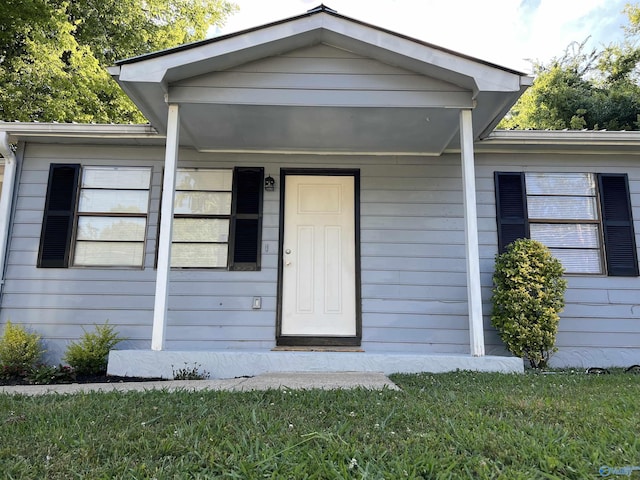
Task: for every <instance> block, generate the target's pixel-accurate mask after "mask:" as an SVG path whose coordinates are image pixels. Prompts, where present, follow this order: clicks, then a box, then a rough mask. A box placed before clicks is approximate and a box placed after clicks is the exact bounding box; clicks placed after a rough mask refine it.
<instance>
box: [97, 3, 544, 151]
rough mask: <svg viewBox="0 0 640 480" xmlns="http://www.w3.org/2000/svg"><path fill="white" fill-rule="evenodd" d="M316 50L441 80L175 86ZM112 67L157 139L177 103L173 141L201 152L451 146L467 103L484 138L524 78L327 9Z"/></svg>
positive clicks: (476, 130)
mask: <svg viewBox="0 0 640 480" xmlns="http://www.w3.org/2000/svg"><path fill="white" fill-rule="evenodd" d="M314 45H327V46H330V47H331V48H336V49H340V50H342V51H345V52H349V53H350V54H353V55H358V56H361V57H363V58H366V59H372V60H374V61H375V62H378V63H379V64H381V65H385V66H388V67H389V68H393V69H398V70H399V71H400V70H402V71H406V72H407V73H410V74H412V75H419V76H422V77H424V78H425V79H430V80H429V81H431V82H440V84H443V85H444V84H446V85H449V86H450V87H448V88H447V90H446V91H440V90H436V91H432V92H427V93H425V92H424V91H415V90H414V91H412V90H411V89H407V88H405V87H404V86H403V87H400V86H398V88H397V89H395V87H394V86H393V85H385V86H384V88H382V89H380V90H378V91H373V90H372V89H364V90H360V91H353V90H352V91H338V90H333V89H331V88H330V87H327V88H324V89H323V88H321V89H320V90H318V89H310V90H305V89H298V90H286V89H283V88H281V87H279V86H277V87H276V88H274V87H273V85H270V86H269V87H270V88H269V90H265V89H261V88H260V87H261V86H258V87H257V88H251V89H247V88H237V86H236V85H234V84H231V83H230V84H228V85H225V86H224V87H225V88H223V89H219V90H217V91H216V93H215V95H214V94H211V93H207V94H202V93H199V92H202V91H203V90H202V89H200V90H198V89H196V88H191V89H188V88H186V87H184V85H185V81H187V80H188V79H192V78H195V77H199V76H203V75H207V74H212V73H213V74H215V73H216V72H228V71H230V70H232V69H235V68H237V67H239V66H242V65H245V64H249V63H251V62H256V61H259V60H261V59H265V58H270V57H277V56H280V55H282V54H286V53H287V52H291V51H294V50H296V49H304V48H306V47H311V46H314ZM110 73H111V74H112V75H113V76H114V78H115V79H116V80H117V81H118V83H119V84H120V85H121V87H122V88H123V89H124V90H125V92H126V93H127V94H128V95H129V96H130V97H131V98H132V99H133V101H134V102H135V103H136V104H137V105H138V107H139V108H140V109H141V110H142V112H143V113H144V114H145V116H146V117H147V118H148V119H149V121H150V122H151V124H152V125H153V126H154V127H155V128H157V129H158V131H159V132H160V133H161V134H165V133H166V129H167V126H166V125H167V111H168V110H167V108H168V107H167V104H168V103H177V104H179V105H180V143H181V144H182V145H185V146H191V147H194V148H196V149H198V150H202V151H273V152H278V151H281V152H288V151H317V152H327V153H329V152H339V153H345V152H352V153H398V154H404V153H417V154H425V155H439V154H441V153H442V152H443V151H444V150H445V149H447V148H456V147H457V144H458V135H457V132H458V129H459V118H458V112H459V110H460V109H461V108H473V109H474V110H473V126H474V137H475V138H476V139H477V138H482V137H484V136H486V135H487V134H488V133H489V132H490V131H491V130H492V129H493V128H494V127H495V125H496V124H497V123H498V122H499V120H500V119H501V118H502V116H503V115H504V114H505V113H506V112H507V111H508V110H509V108H510V107H511V106H512V105H513V103H515V101H516V100H517V99H518V98H519V96H520V95H521V93H522V92H523V91H524V90H525V89H526V88H527V86H528V85H530V84H531V79H530V77H527V76H526V75H524V74H522V73H519V72H515V71H513V70H509V69H505V68H503V67H499V66H496V65H492V64H489V63H487V62H483V61H480V60H477V59H473V58H470V57H467V56H464V55H461V54H458V53H455V52H451V51H449V50H445V49H442V48H440V47H437V46H434V45H430V44H426V43H424V42H420V41H417V40H415V39H411V38H408V37H405V36H402V35H398V34H396V33H393V32H390V31H387V30H384V29H380V28H378V27H373V26H371V25H368V24H364V23H362V22H359V21H357V20H353V19H350V18H348V17H344V16H341V15H338V14H336V13H335V12H333V11H332V10H330V9H327V8H326V7H321V8H319V9H314V10H313V11H311V12H309V13H307V14H305V15H301V16H298V17H294V18H291V19H287V20H283V21H281V22H275V23H272V24H269V25H265V26H262V27H257V28H254V29H250V30H246V31H243V32H238V33H236V34H231V35H227V36H224V37H218V38H214V39H210V40H206V41H203V42H198V43H195V44H191V45H186V46H182V47H178V48H176V49H171V50H166V51H163V52H158V53H155V54H150V55H146V56H142V57H136V58H133V59H128V60H124V61H122V62H119V63H118V64H117V65H116V66H115V67H112V68H111V69H110ZM358 73H360V72H358ZM391 77H392V76H389V78H391ZM187 83H188V82H187ZM211 91H212V90H209V92H211ZM194 92H195V93H194ZM262 92H265V94H264V95H262ZM207 95H208V96H207Z"/></svg>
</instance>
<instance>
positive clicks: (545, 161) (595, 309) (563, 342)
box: [476, 153, 640, 366]
mask: <svg viewBox="0 0 640 480" xmlns="http://www.w3.org/2000/svg"><path fill="white" fill-rule="evenodd" d="M476 161H477V167H476V174H477V182H476V183H477V188H478V201H479V202H481V204H480V205H479V209H478V211H479V219H478V226H479V230H480V238H485V239H489V240H490V238H491V236H494V238H495V239H494V240H493V242H489V243H485V248H483V249H481V255H482V256H483V259H482V261H481V265H482V266H483V267H482V268H483V272H484V273H487V274H488V273H490V272H491V271H492V269H493V257H494V256H495V253H496V251H497V233H496V219H495V213H494V212H495V210H494V209H495V193H494V180H493V173H494V172H495V171H516V172H520V171H524V172H593V173H626V174H628V177H629V188H630V191H631V192H630V193H631V202H632V210H633V218H634V227H635V232H636V244H637V245H640V242H639V241H638V233H639V232H640V230H639V228H640V165H638V161H637V156H630V155H610V156H604V155H584V154H579V155H578V154H576V155H571V154H565V155H561V154H557V153H550V154H539V153H533V154H523V153H519V154H517V155H516V154H502V155H498V154H491V155H490V154H480V155H477V157H476ZM483 278H484V279H483V285H485V287H486V293H485V294H484V295H483V296H484V298H485V303H486V305H487V306H488V308H487V309H486V312H490V306H489V301H490V295H491V293H490V288H489V287H490V285H491V284H490V282H488V281H487V280H488V278H489V277H483ZM567 280H568V289H567V292H566V295H565V301H566V306H565V309H564V311H563V312H562V314H561V315H560V317H561V319H560V325H559V333H558V338H557V346H558V348H559V352H558V353H557V354H556V358H557V360H556V362H557V363H556V365H558V366H561V365H577V366H610V365H611V364H615V363H616V362H618V364H619V365H625V364H627V363H628V362H629V361H630V359H633V358H635V363H640V278H629V277H606V276H601V275H569V276H567ZM489 338H491V339H492V341H495V343H494V344H493V345H491V346H490V348H499V346H500V341H499V339H498V337H497V336H496V335H492V336H490V337H489ZM616 359H617V360H616ZM552 362H553V359H552Z"/></svg>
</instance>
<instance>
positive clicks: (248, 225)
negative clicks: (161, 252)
mask: <svg viewBox="0 0 640 480" xmlns="http://www.w3.org/2000/svg"><path fill="white" fill-rule="evenodd" d="M263 181H264V170H263V169H262V168H249V167H237V168H235V169H233V170H231V169H211V168H179V169H178V171H177V175H176V193H175V204H174V220H173V241H172V247H171V266H172V267H177V268H228V269H230V270H259V269H260V232H261V221H262V191H263Z"/></svg>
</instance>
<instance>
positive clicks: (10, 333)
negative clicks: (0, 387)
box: [0, 321, 45, 378]
mask: <svg viewBox="0 0 640 480" xmlns="http://www.w3.org/2000/svg"><path fill="white" fill-rule="evenodd" d="M44 352H45V350H44V349H43V347H42V342H41V338H40V335H38V334H37V333H34V332H27V330H26V329H25V328H24V327H23V326H22V325H14V324H13V323H11V322H9V321H7V323H6V325H5V327H4V333H3V335H2V337H1V338H0V375H2V377H4V378H13V377H22V376H25V375H26V374H27V373H28V372H29V371H31V369H32V368H33V367H34V366H35V365H36V363H38V362H39V361H40V358H41V357H42V355H43V354H44Z"/></svg>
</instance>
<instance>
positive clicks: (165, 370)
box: [107, 350, 524, 379]
mask: <svg viewBox="0 0 640 480" xmlns="http://www.w3.org/2000/svg"><path fill="white" fill-rule="evenodd" d="M181 368H188V369H192V368H197V369H198V370H199V371H200V372H202V371H207V372H209V373H210V375H211V377H210V378H236V377H253V376H256V375H261V374H264V373H281V372H326V373H328V372H381V373H384V374H385V375H389V374H392V373H419V372H431V373H442V372H451V371H456V370H472V371H478V372H501V373H523V372H524V365H523V362H522V359H520V358H515V357H499V356H489V355H487V356H484V357H472V356H471V355H462V354H451V355H446V354H444V355H435V354H433V355H416V354H403V353H398V352H388V353H386V352H380V353H378V352H377V353H368V352H301V351H237V350H236V351H192V352H184V351H171V350H163V351H153V350H112V351H111V352H110V354H109V365H108V368H107V373H108V374H109V375H118V376H123V377H125V376H126V377H147V378H150V377H158V378H169V379H171V378H173V372H174V370H178V369H181Z"/></svg>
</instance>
